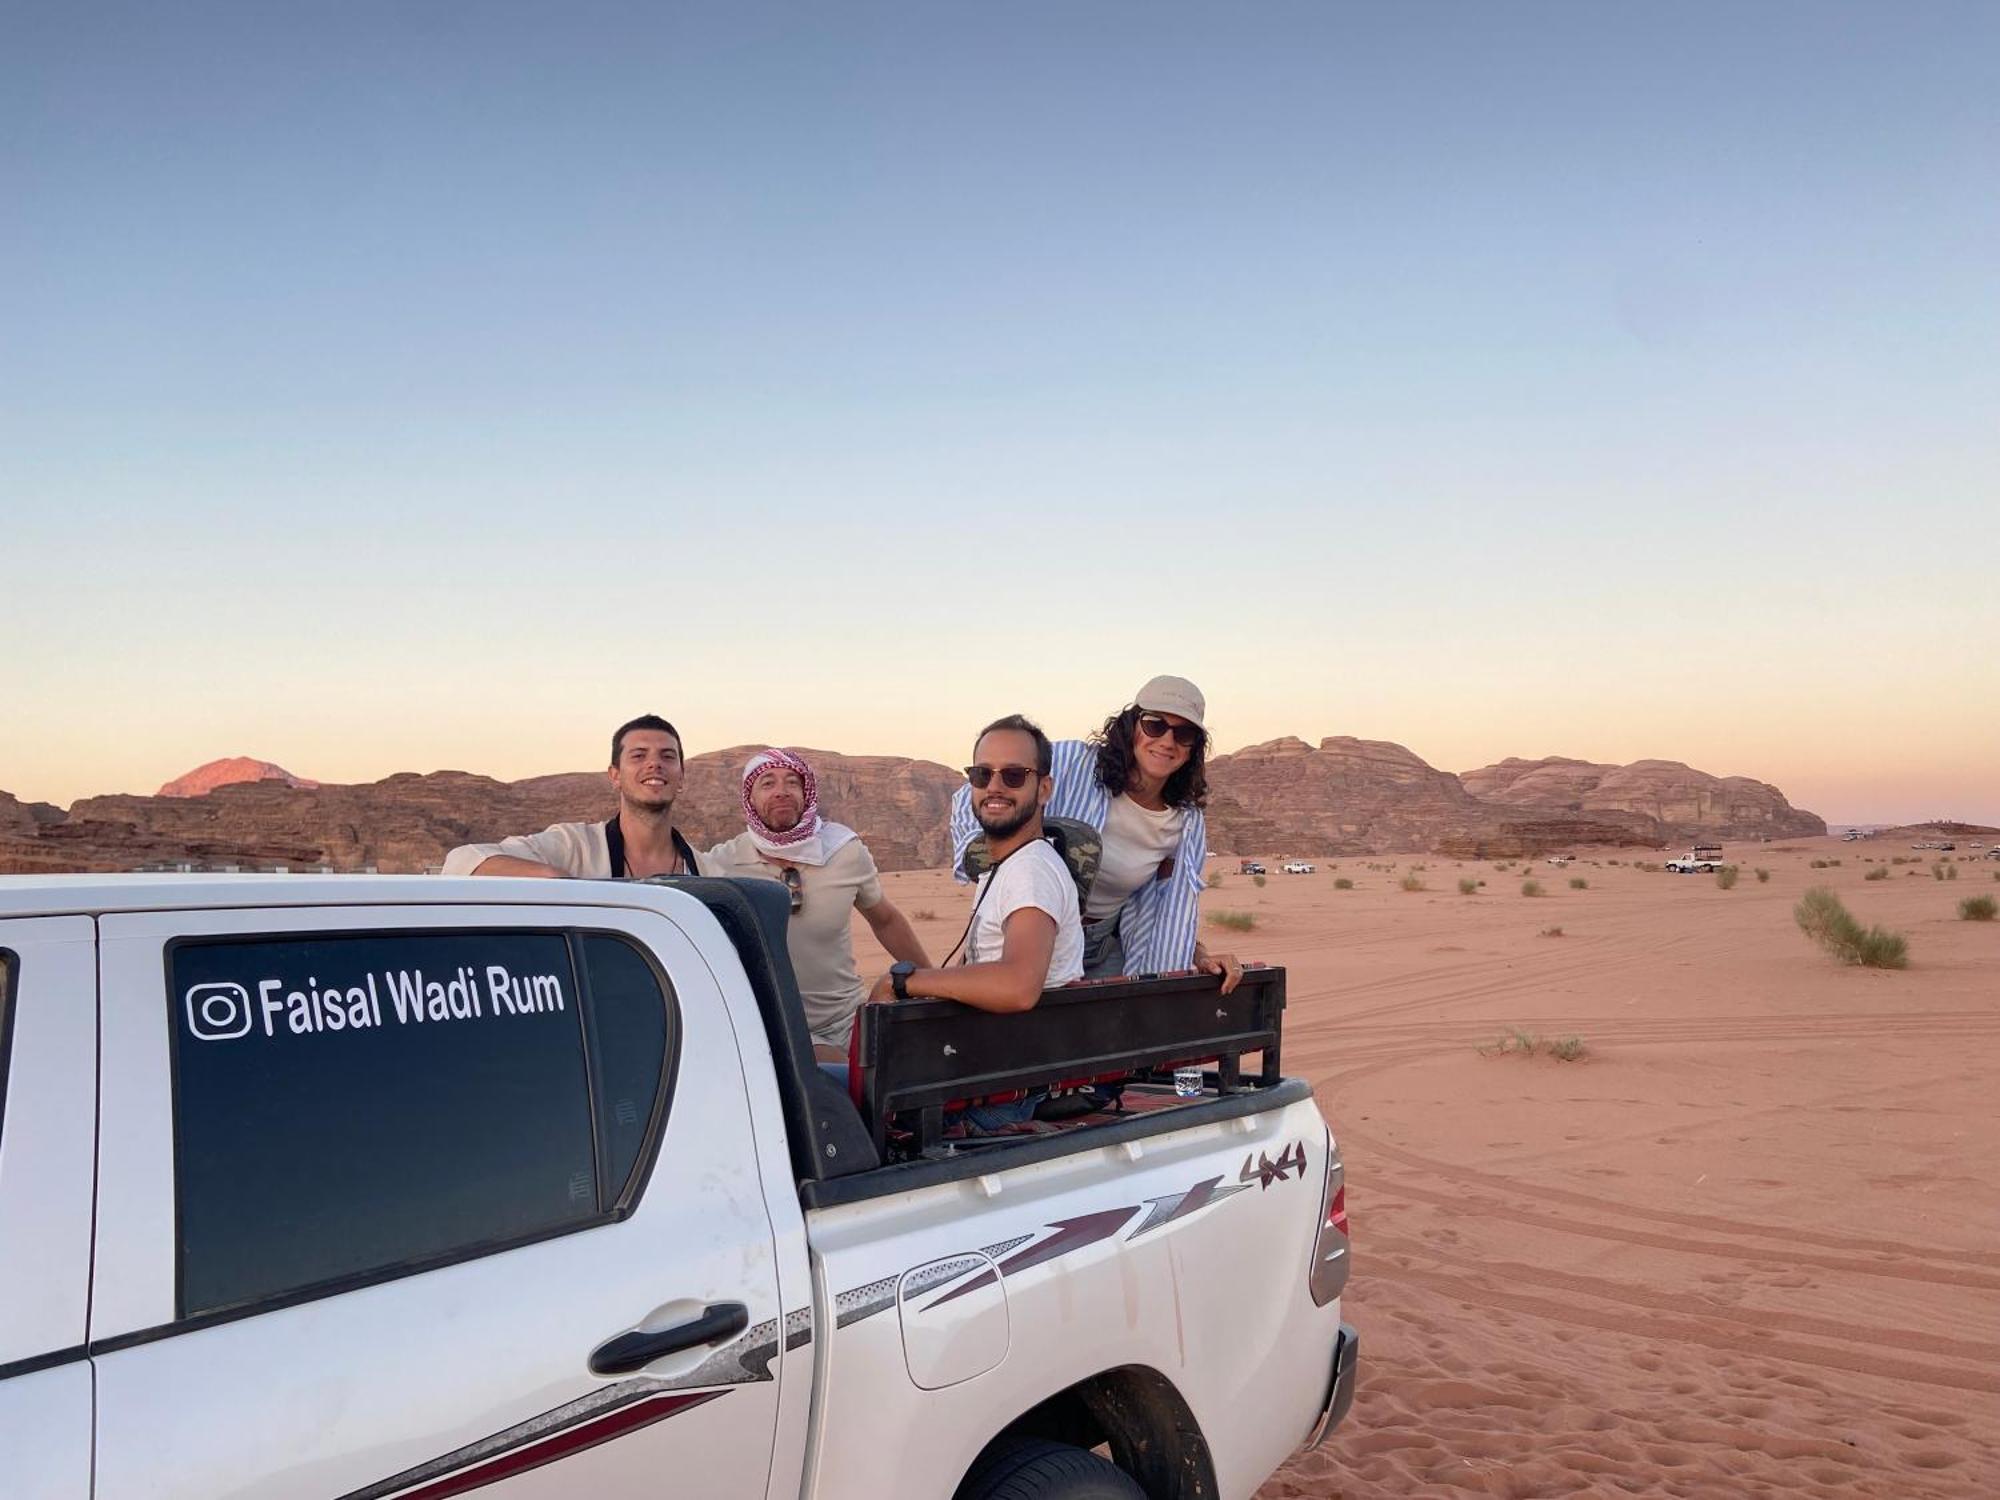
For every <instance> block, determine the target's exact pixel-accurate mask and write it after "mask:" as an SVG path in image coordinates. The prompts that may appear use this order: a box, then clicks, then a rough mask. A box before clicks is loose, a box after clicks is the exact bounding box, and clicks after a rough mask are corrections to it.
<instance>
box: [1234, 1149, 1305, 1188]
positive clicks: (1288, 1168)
mask: <svg viewBox="0 0 2000 1500" xmlns="http://www.w3.org/2000/svg"><path fill="white" fill-rule="evenodd" d="M1294 1171H1296V1172H1297V1173H1298V1174H1299V1177H1300V1179H1301V1180H1303V1179H1304V1178H1305V1175H1306V1143H1305V1142H1304V1141H1293V1142H1292V1143H1291V1145H1289V1146H1287V1147H1285V1149H1284V1151H1283V1152H1282V1153H1281V1154H1280V1155H1279V1157H1278V1159H1277V1160H1276V1161H1272V1160H1271V1158H1270V1157H1269V1156H1267V1155H1265V1154H1264V1153H1263V1152H1262V1151H1259V1152H1258V1153H1257V1158H1256V1160H1255V1161H1254V1162H1253V1161H1252V1160H1251V1159H1250V1158H1249V1157H1247V1156H1246V1157H1244V1158H1243V1170H1242V1171H1240V1172H1238V1173H1237V1174H1236V1180H1237V1181H1238V1182H1246V1183H1247V1182H1254V1183H1256V1184H1257V1186H1258V1187H1260V1188H1268V1187H1270V1185H1271V1184H1272V1183H1274V1182H1290V1181H1291V1180H1292V1173H1293V1172H1294Z"/></svg>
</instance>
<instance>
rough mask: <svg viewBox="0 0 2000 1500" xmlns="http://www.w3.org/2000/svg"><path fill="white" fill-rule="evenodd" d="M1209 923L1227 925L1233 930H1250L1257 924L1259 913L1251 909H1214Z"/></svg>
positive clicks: (1219, 925)
mask: <svg viewBox="0 0 2000 1500" xmlns="http://www.w3.org/2000/svg"><path fill="white" fill-rule="evenodd" d="M1208 925H1209V926H1211V927H1226V928H1228V929H1229V930H1230V931H1231V932H1248V931H1250V929H1251V928H1253V927H1255V926H1256V925H1257V914H1256V913H1255V912H1249V911H1212V912H1210V913H1209V914H1208Z"/></svg>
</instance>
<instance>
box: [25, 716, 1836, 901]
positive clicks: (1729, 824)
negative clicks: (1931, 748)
mask: <svg viewBox="0 0 2000 1500" xmlns="http://www.w3.org/2000/svg"><path fill="white" fill-rule="evenodd" d="M758 748H760V747H758V746H752V745H739V746H736V747H734V748H732V749H728V750H718V751H712V752H710V753H708V754H705V755H698V756H696V757H695V758H694V759H693V760H692V761H690V762H689V763H688V779H687V789H686V791H685V792H684V793H683V794H682V798H681V802H680V805H679V821H680V824H681V827H682V829H683V830H684V831H685V832H686V833H687V835H688V836H689V838H691V839H692V840H693V841H694V842H695V844H696V845H697V846H698V847H702V846H706V845H708V844H712V843H715V842H717V841H719V840H721V839H724V838H727V837H729V836H731V835H732V834H734V833H736V832H738V831H740V829H741V828H742V826H743V825H742V817H741V811H740V808H739V806H738V803H737V790H736V789H737V784H738V776H739V774H740V772H741V768H742V766H743V764H744V762H745V761H746V760H747V759H748V758H749V757H750V756H751V755H752V754H754V753H755V752H756V750H757V749H758ZM803 753H804V754H805V755H806V757H807V758H808V759H809V760H810V761H811V762H812V764H813V766H814V768H815V769H816V770H817V771H818V773H819V778H820V801H821V805H822V807H823V809H824V810H825V812H826V815H827V816H828V817H830V818H834V819H836V820H838V821H840V822H843V823H848V824H851V825H852V826H854V827H855V828H857V829H859V830H860V831H861V833H862V836H863V837H864V838H866V839H867V840H868V843H869V846H870V848H871V849H873V850H874V853H875V858H876V860H877V862H878V863H879V864H880V865H881V866H882V867H883V868H884V869H889V870H898V869H913V868H931V867H936V866H941V865H943V864H945V863H946V862H947V859H948V856H949V844H948V837H947V834H946V819H947V815H948V811H949V807H950V801H951V795H952V792H953V791H954V790H955V789H956V788H957V787H958V785H959V780H960V779H959V775H958V773H957V772H955V771H952V770H950V769H948V768H947V767H945V766H941V765H937V764H935V763H934V762H931V761H921V760H906V759H902V758H900V757H896V756H879V755H876V756H867V755H863V756H855V755H839V754H836V753H834V752H832V751H828V750H806V751H804V752H803ZM218 764H220V763H218ZM248 764H250V765H253V766H262V765H264V764H265V763H263V762H249V763H248ZM203 769H204V770H207V769H208V768H203ZM272 769H273V770H275V769H276V768H275V767H273V768H272ZM189 779H190V778H186V777H184V778H180V781H179V782H176V783H169V785H179V784H181V783H183V782H187V781H188V780H189ZM1209 786H1210V801H1209V846H1210V848H1212V849H1214V850H1216V851H1217V852H1218V853H1224V854H1234V853H1244V854H1279V855H1293V854H1297V855H1352V854H1372V853H1382V852H1388V851H1392V850H1393V851H1399V852H1401V851H1430V852H1434V853H1439V854H1445V855H1450V856H1454V857H1458V858H1482V857H1483V858H1514V857H1520V856H1522V855H1531V854H1536V853H1541V852H1544V851H1547V850H1551V849H1561V848H1569V847H1573V846H1577V845H1583V844H1635V845H1650V846H1658V845H1660V844H1663V843H1666V842H1668V841H1670V840H1680V839H1685V838H1688V837H1691V836H1693V835H1695V834H1707V835H1712V836H1716V837H1721V838H1725V839H1726V838H1745V837H1756V836H1760V835H1761V836H1771V837H1779V836H1784V837H1798V836H1803V835H1810V834H1817V833H1823V832H1824V831H1825V825H1824V824H1822V823H1821V822H1820V820H1819V819H1818V818H1816V817H1814V816H1813V815H1812V814H1811V813H1807V812H1801V811H1799V810H1798V809H1796V808H1793V807H1792V806H1791V805H1790V804H1789V803H1788V802H1786V801H1785V799H1784V796H1783V794H1781V793H1780V792H1779V791H1778V790H1777V789H1776V788H1775V787H1771V786H1767V785H1766V784H1765V783H1763V782H1759V781H1751V780H1749V779H1747V778H1744V777H1738V776H1731V777H1714V776H1708V775H1706V774H1705V773H1703V772H1700V771H1696V770H1692V769H1691V768H1689V767H1687V766H1683V765H1680V764H1679V763H1678V762H1674V761H1638V762H1635V763H1634V764H1633V765H1630V766H1601V765H1596V764H1594V763H1592V762H1588V761H1579V760H1563V759H1559V758H1550V759H1548V760H1541V761H1523V760H1509V761H1502V762H1501V763H1500V764H1499V765H1496V766H1487V767H1484V768H1482V769H1481V770H1479V771H1473V772H1468V773H1467V774H1466V775H1465V776H1464V777H1458V776H1454V775H1452V774H1451V773H1449V772H1447V771H1440V770H1438V769H1436V768H1435V767H1434V766H1431V765H1429V764H1427V763H1426V762H1425V761H1424V760H1422V759H1421V758H1420V757H1418V756H1416V755H1414V754H1412V753H1411V752H1410V751H1409V750H1406V749H1404V748H1403V747H1402V746H1401V745H1395V744H1390V743H1388V742H1387V741H1384V740H1360V739H1354V738H1351V737H1349V736H1346V735H1336V736H1332V737H1330V738H1327V739H1323V740H1321V741H1320V742H1319V744H1318V745H1316V746H1315V745H1309V744H1307V743H1306V742H1305V741H1304V740H1299V739H1292V738H1286V739H1278V740H1272V741H1270V742H1269V743H1267V744H1262V745H1251V746H1248V747H1247V748H1245V749H1242V750H1238V751H1236V752H1235V753H1234V754H1231V755H1223V756H1218V757H1217V758H1216V759H1215V760H1213V761H1212V762H1211V763H1210V767H1209ZM613 807H614V803H613V799H612V795H611V790H610V787H609V785H608V784H607V783H606V781H605V778H604V774H603V773H602V772H601V771H584V772H576V773H570V774H562V775H554V776H536V777H530V778H528V779H527V780H524V781H515V782H504V781H496V780H494V779H493V778H492V777H488V776H477V775H473V774H471V773H468V772H465V771H433V772H430V773H428V774H426V775H417V774H414V773H408V772H406V773H403V774H400V775H396V776H390V777H387V778H386V779H384V780H382V781H375V782H367V783H362V784H358V785H352V786H338V785H336V786H320V785H315V784H313V783H309V782H303V781H300V780H299V779H298V778H295V777H289V776H285V775H283V773H280V774H279V775H278V776H265V775H263V774H262V773H261V772H259V773H257V775H256V777H255V779H245V780H234V781H224V782H222V783H220V784H217V785H215V786H213V787H212V788H211V789H209V790H208V791H207V792H206V793H204V794H201V795H193V796H189V795H168V796H158V797H131V796H117V797H88V798H85V799H84V800H82V801H80V802H78V803H76V804H75V805H74V806H73V807H71V808H70V809H69V811H68V812H67V813H63V812H60V811H58V810H57V809H55V808H53V807H49V806H48V805H47V804H45V803H22V802H19V801H16V800H15V799H14V798H12V797H9V796H7V795H6V794H4V793H0V872H19V871H31V870H32V871H54V870H128V869H133V868H135V867H137V866H140V865H168V866H172V865H175V864H179V863H192V864H195V865H197V866H200V867H204V868H211V867H215V866H218V865H236V866H238V867H240V868H245V869H269V868H271V867H272V866H274V865H283V866H286V867H289V868H302V869H318V868H320V867H322V866H325V867H329V868H332V869H335V870H358V869H365V868H367V867H370V866H373V867H375V868H377V869H380V870H383V871H415V870H424V869H429V868H432V867H434V866H436V865H437V864H438V863H440V862H441V861H442V860H443V858H444V855H445V851H446V850H448V849H450V848H452V847H453V846H454V845H457V844H464V843H475V842H486V841H490V840H493V839H496V838H499V837H501V836H503V835H505V834H508V833H514V832H524V831H530V830H534V829H539V828H545V827H547V826H548V825H549V824H551V823H557V822H567V821H574V820H582V819H600V818H606V817H609V816H610V815H611V812H612V811H613Z"/></svg>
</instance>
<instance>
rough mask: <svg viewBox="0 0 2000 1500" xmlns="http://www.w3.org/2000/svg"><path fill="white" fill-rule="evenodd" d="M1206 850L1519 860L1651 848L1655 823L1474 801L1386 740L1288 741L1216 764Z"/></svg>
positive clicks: (1445, 775) (1455, 782) (1455, 781)
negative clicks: (1606, 848)
mask: <svg viewBox="0 0 2000 1500" xmlns="http://www.w3.org/2000/svg"><path fill="white" fill-rule="evenodd" d="M1209 787H1210V797H1209V846H1210V847H1211V848H1214V849H1217V850H1222V851H1229V852H1235V851H1241V852H1244V853H1271V852H1277V851H1282V852H1284V853H1287V854H1305V855H1329V854H1374V853H1380V852H1383V851H1386V850H1391V849H1395V850H1429V851H1435V852H1438V853H1448V854H1453V855H1456V856H1459V857H1462V858H1475V857H1478V858H1511V857H1518V856H1520V855H1524V854H1534V853H1538V852H1540V851H1542V850H1545V849H1550V848H1557V847H1566V846H1569V845H1573V844H1598V843H1603V844H1653V843H1657V842H1658V841H1659V839H1660V832H1659V828H1658V826H1657V824H1656V823H1655V822H1654V821H1653V820H1651V819H1649V818H1645V817H1640V816H1626V815H1618V814H1611V815H1606V816H1598V815H1595V814H1592V815H1587V816H1586V815H1581V814H1578V813H1576V812H1558V813H1549V812H1546V811H1544V810H1543V809H1540V808H1536V809H1534V810H1533V811H1532V812H1528V813H1524V812H1521V811H1517V810H1516V809H1514V808H1512V807H1507V806H1502V805H1496V804H1493V803H1490V802H1486V801H1483V800H1482V799H1480V798H1478V797H1475V796H1474V795H1473V794H1472V793H1471V792H1470V791H1469V790H1468V789H1467V788H1466V787H1465V786H1464V785H1463V784H1462V783H1461V782H1460V780H1459V778H1458V777H1456V776H1453V775H1452V774H1451V773H1449V772H1447V771H1440V770H1438V769H1436V768H1435V767H1433V766H1431V765H1430V764H1429V763H1427V762H1426V761H1424V760H1423V759H1421V758H1420V757H1418V756H1417V755H1415V754H1413V753H1412V752H1410V751H1409V750H1406V749H1404V748H1403V747H1402V746H1401V745H1396V744H1391V743H1389V742H1388V741H1386V740H1358V739H1354V738H1352V737H1350V736H1348V735H1334V736H1331V737H1329V738H1327V739H1323V740H1321V741H1320V742H1319V745H1318V747H1317V748H1315V747H1313V746H1311V745H1308V744H1306V742H1305V741H1303V740H1299V739H1293V738H1290V737H1287V738H1285V739H1278V740H1272V741H1270V742H1268V743H1266V744H1262V745H1252V746H1250V747H1248V748H1247V749H1243V750H1238V751H1237V752H1236V753H1235V754H1233V755H1224V756H1218V757H1217V758H1216V759H1214V760H1212V761H1211V762H1210V763H1209Z"/></svg>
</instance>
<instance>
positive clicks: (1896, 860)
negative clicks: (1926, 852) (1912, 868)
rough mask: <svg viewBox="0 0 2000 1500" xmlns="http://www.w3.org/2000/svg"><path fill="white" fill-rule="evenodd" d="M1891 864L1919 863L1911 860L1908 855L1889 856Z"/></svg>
mask: <svg viewBox="0 0 2000 1500" xmlns="http://www.w3.org/2000/svg"><path fill="white" fill-rule="evenodd" d="M1889 863H1890V864H1892V865H1913V864H1915V863H1917V861H1915V860H1914V859H1911V858H1910V857H1909V855H1907V854H1892V855H1890V856H1889Z"/></svg>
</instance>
